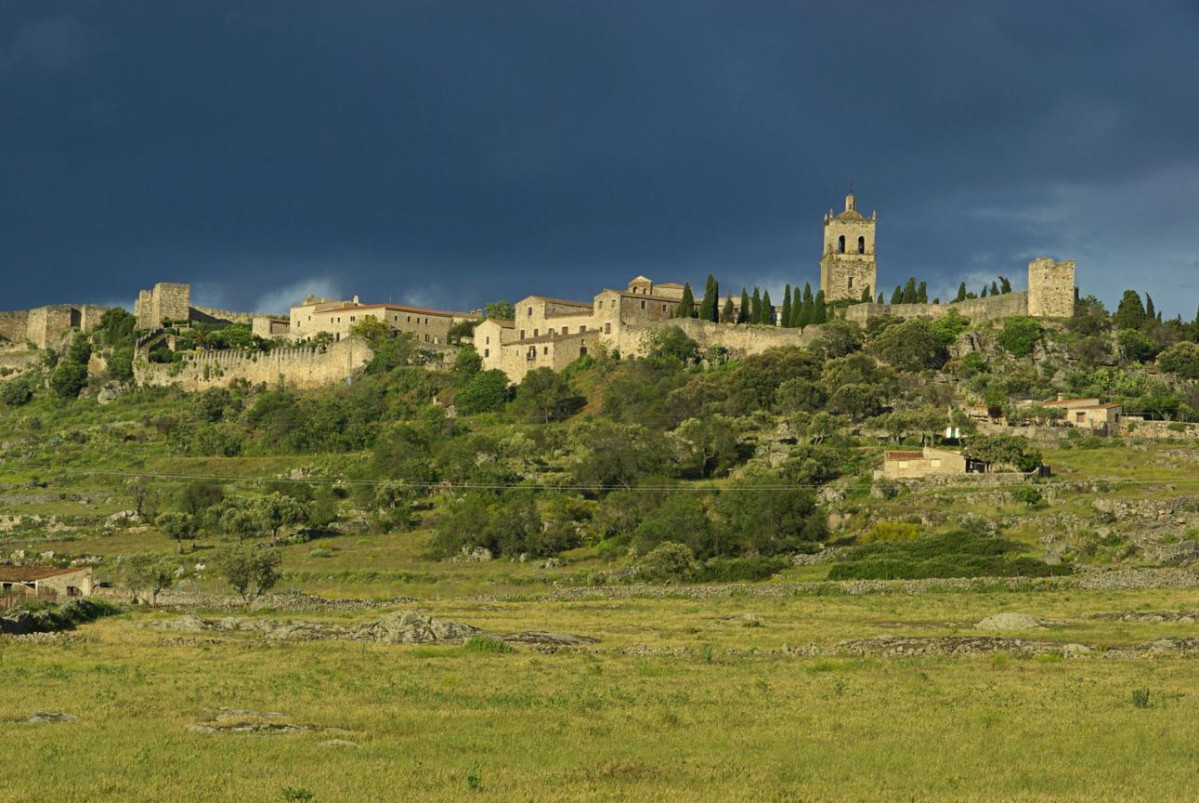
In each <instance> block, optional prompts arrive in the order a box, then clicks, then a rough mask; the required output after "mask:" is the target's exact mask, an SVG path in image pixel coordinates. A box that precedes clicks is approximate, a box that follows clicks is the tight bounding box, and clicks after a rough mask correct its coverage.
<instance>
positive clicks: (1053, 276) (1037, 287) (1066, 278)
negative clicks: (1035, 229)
mask: <svg viewBox="0 0 1199 803" xmlns="http://www.w3.org/2000/svg"><path fill="white" fill-rule="evenodd" d="M1077 299H1078V289H1077V287H1076V286H1075V284H1074V260H1072V259H1067V260H1065V261H1063V262H1054V261H1053V260H1052V259H1049V258H1047V257H1042V258H1040V259H1034V260H1033V261H1032V262H1029V263H1028V314H1029V315H1031V316H1032V317H1034V318H1071V317H1073V316H1074V302H1075V301H1076V300H1077Z"/></svg>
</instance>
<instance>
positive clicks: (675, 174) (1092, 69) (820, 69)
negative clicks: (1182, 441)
mask: <svg viewBox="0 0 1199 803" xmlns="http://www.w3.org/2000/svg"><path fill="white" fill-rule="evenodd" d="M1153 8H1154V13H1153V14H1144V13H1140V12H1138V11H1137V10H1136V9H1135V8H1133V7H1131V6H1128V5H1127V4H1124V3H1094V2H1092V3H1054V4H1044V3H1031V2H1029V3H1021V2H986V3H977V4H937V5H934V4H926V3H905V4H894V3H856V4H852V5H845V6H838V7H826V5H816V4H796V3H766V2H757V3H749V4H746V3H710V2H708V3H704V2H699V3H695V2H689V3H679V2H671V3H666V2H637V3H606V2H605V3H601V2H595V3H582V2H578V3H561V2H549V1H547V2H536V3H532V2H506V3H494V2H477V3H453V2H421V3H397V2H386V3H371V2H356V3H352V4H331V3H310V2H294V1H293V2H278V3H269V2H263V3H254V4H248V3H242V2H236V3H219V2H208V3H203V4H164V3H145V2H141V3H133V2H126V3H106V4H94V3H82V2H80V3H75V4H71V3H53V2H39V3H36V4H10V5H8V6H5V7H4V8H3V9H0V99H2V100H3V109H4V112H3V113H4V125H3V126H0V152H2V153H4V154H5V159H4V160H3V161H0V187H2V188H3V190H2V191H0V216H2V217H0V220H3V228H2V229H0V233H2V236H0V265H3V270H4V273H5V277H6V279H7V281H6V282H5V285H4V286H5V290H4V294H3V297H0V307H5V308H12V307H21V306H28V305H32V304H39V303H47V302H53V301H65V300H94V301H100V302H104V301H120V300H124V301H126V302H127V301H128V300H129V299H131V298H132V296H133V294H134V292H135V290H136V289H137V288H138V287H141V286H144V285H147V284H148V283H150V282H152V281H155V280H190V281H191V282H192V283H193V284H195V285H196V287H197V293H198V294H200V295H202V296H203V297H205V298H207V299H208V300H210V301H211V302H212V303H220V304H222V305H226V306H239V307H248V306H259V305H263V304H266V305H270V306H272V307H278V306H280V305H284V304H286V303H287V302H288V301H289V300H291V299H293V298H296V297H298V296H300V295H303V293H304V292H306V291H307V290H309V289H313V290H318V291H321V292H327V293H333V292H337V293H343V294H348V293H359V294H361V295H362V296H364V297H367V298H372V299H386V298H393V299H395V300H402V299H403V300H409V301H419V302H420V303H429V304H439V305H446V306H453V307H469V306H474V305H478V304H480V303H482V302H484V301H486V300H488V299H491V298H496V297H519V296H520V295H523V294H525V293H528V292H534V291H537V292H545V293H553V294H556V295H565V296H574V297H581V298H589V297H590V296H591V295H592V294H593V293H594V292H595V291H596V290H598V289H599V288H600V286H601V285H607V286H612V285H619V284H621V283H622V282H623V281H624V280H626V279H627V278H628V277H629V276H631V275H633V274H635V273H639V272H644V273H647V274H648V275H651V276H657V277H661V278H663V279H678V280H690V281H692V282H702V280H703V276H704V274H706V273H707V272H708V271H712V272H714V273H716V274H717V275H718V277H719V278H720V279H721V280H722V282H723V283H724V285H725V286H726V287H729V286H733V285H736V286H737V287H739V286H740V284H741V283H750V284H762V285H769V286H771V287H775V288H778V287H781V285H782V283H783V282H792V283H794V282H803V281H805V280H810V281H816V279H817V278H818V271H817V266H816V263H817V261H818V259H819V249H820V244H819V243H820V218H821V215H822V213H823V212H824V211H826V210H827V209H828V208H829V207H830V206H839V205H840V203H841V199H842V197H843V195H844V192H845V188H846V185H847V182H848V180H849V179H850V178H853V179H854V180H855V181H856V186H857V189H858V195H859V202H860V204H861V205H862V206H864V207H866V208H867V209H868V210H869V209H878V210H879V215H880V224H879V226H880V231H879V249H880V283H881V284H882V285H883V288H884V289H889V288H890V286H892V285H894V284H896V283H899V282H901V281H903V280H904V279H906V277H907V276H908V275H909V274H912V273H915V274H917V275H918V276H920V277H921V278H925V279H927V280H928V281H929V284H930V287H932V288H935V290H936V292H945V291H947V290H949V289H952V288H953V287H956V284H957V282H958V281H959V280H961V279H963V278H969V280H970V281H971V282H972V283H975V284H976V283H980V282H981V281H982V280H983V278H984V277H991V276H993V275H994V274H995V273H996V272H999V273H1004V274H1006V275H1009V276H1012V277H1013V279H1015V280H1017V282H1019V281H1020V280H1021V278H1022V276H1023V263H1024V262H1026V261H1027V259H1028V258H1029V257H1031V256H1034V255H1039V254H1049V255H1054V256H1058V257H1063V258H1074V259H1077V260H1078V262H1079V277H1080V284H1082V286H1083V289H1084V291H1085V292H1096V293H1098V294H1100V295H1101V296H1102V297H1105V298H1107V299H1112V298H1114V297H1115V296H1116V295H1117V293H1118V291H1119V290H1120V289H1122V288H1123V287H1125V286H1129V285H1134V286H1137V287H1140V288H1143V289H1147V290H1149V291H1150V292H1152V293H1154V295H1155V298H1160V299H1161V300H1162V303H1160V304H1159V307H1161V308H1164V309H1166V310H1167V312H1170V313H1173V312H1183V313H1184V314H1186V315H1187V316H1188V317H1189V316H1190V315H1192V314H1193V308H1194V306H1195V301H1196V299H1197V297H1199V287H1197V286H1196V280H1195V278H1194V277H1195V265H1196V261H1197V260H1199V242H1197V238H1196V235H1195V233H1194V225H1193V223H1192V221H1193V214H1192V212H1191V210H1193V209H1194V208H1196V206H1197V205H1199V204H1197V202H1199V181H1196V179H1197V178H1199V154H1197V153H1196V148H1197V146H1196V140H1195V132H1196V131H1199V104H1196V103H1194V102H1193V87H1194V86H1195V85H1196V84H1197V83H1199V56H1196V51H1199V48H1196V47H1195V43H1196V41H1197V37H1196V34H1197V33H1199V15H1197V14H1196V12H1195V10H1194V7H1193V6H1192V5H1190V4H1188V3H1186V2H1182V1H1181V0H1180V2H1176V3H1171V2H1165V1H1163V2H1160V3H1156V4H1155V5H1154V7H1153ZM1171 287H1173V288H1180V289H1181V292H1177V291H1176V292H1170V290H1169V288H1171Z"/></svg>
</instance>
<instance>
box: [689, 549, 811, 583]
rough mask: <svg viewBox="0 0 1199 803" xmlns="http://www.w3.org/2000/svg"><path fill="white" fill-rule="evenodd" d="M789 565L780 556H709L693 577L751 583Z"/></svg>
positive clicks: (786, 560) (768, 577)
mask: <svg viewBox="0 0 1199 803" xmlns="http://www.w3.org/2000/svg"><path fill="white" fill-rule="evenodd" d="M790 565H791V561H790V560H788V559H787V558H785V557H782V556H776V557H767V556H765V555H747V556H745V557H742V558H711V559H710V560H708V561H707V562H705V563H704V565H703V566H702V567H701V568H700V569H699V571H698V572H697V573H696V577H695V579H697V580H701V581H703V582H710V583H752V582H756V581H758V580H768V579H770V578H771V577H773V576H774V575H776V574H778V573H779V572H781V571H782V570H783V569H786V568H787V567H788V566H790Z"/></svg>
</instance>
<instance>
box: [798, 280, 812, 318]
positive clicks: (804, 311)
mask: <svg viewBox="0 0 1199 803" xmlns="http://www.w3.org/2000/svg"><path fill="white" fill-rule="evenodd" d="M811 322H812V283H811V282H806V283H805V284H804V286H803V302H802V303H801V304H800V305H799V309H798V310H797V311H796V313H795V325H796V326H797V327H799V328H800V329H802V328H803V327H805V326H807V325H808V324H810V323H811Z"/></svg>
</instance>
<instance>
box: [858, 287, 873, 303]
mask: <svg viewBox="0 0 1199 803" xmlns="http://www.w3.org/2000/svg"><path fill="white" fill-rule="evenodd" d="M873 298H874V296H872V295H871V294H870V285H866V286H865V287H863V288H862V298H861V302H862V303H863V304H869V303H870V301H871V300H872V299H873Z"/></svg>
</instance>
